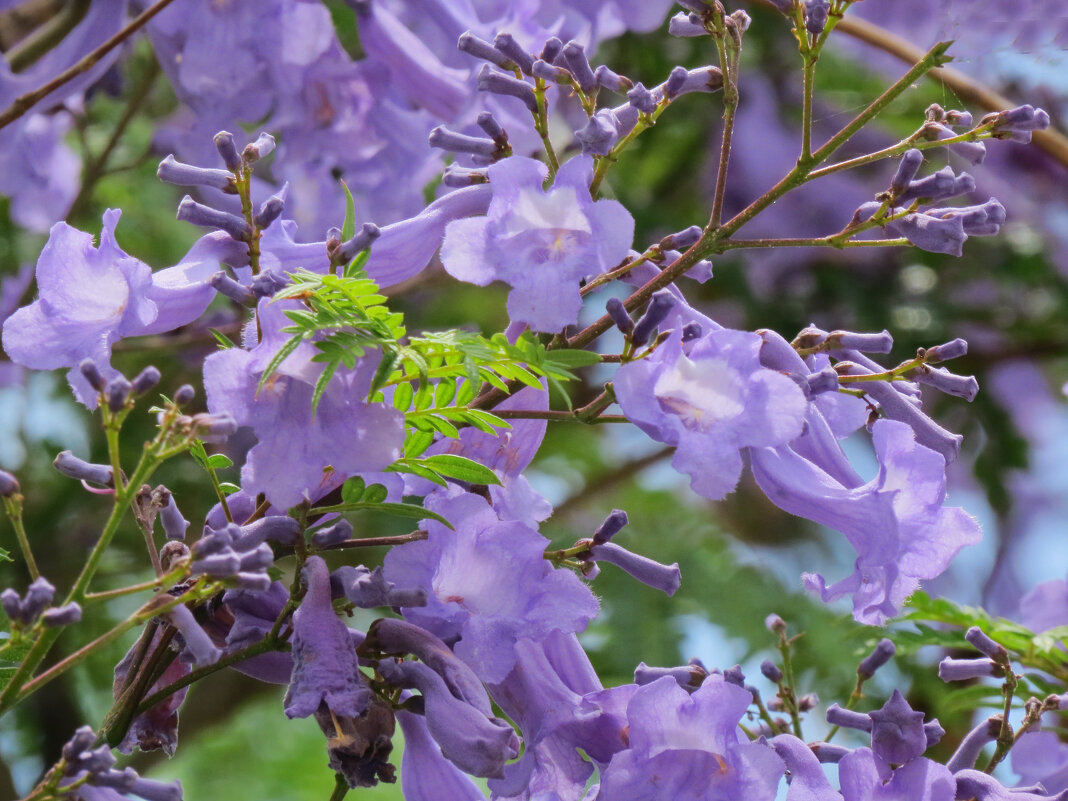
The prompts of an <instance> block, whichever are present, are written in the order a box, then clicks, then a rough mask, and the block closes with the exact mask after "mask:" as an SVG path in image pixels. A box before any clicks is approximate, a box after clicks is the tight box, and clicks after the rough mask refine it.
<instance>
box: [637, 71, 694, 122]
mask: <svg viewBox="0 0 1068 801" xmlns="http://www.w3.org/2000/svg"><path fill="white" fill-rule="evenodd" d="M680 69H681V68H680ZM627 102H629V103H630V105H632V106H634V108H636V109H638V111H640V112H641V113H642V114H652V113H653V112H654V111H656V96H655V95H654V94H653V93H652V92H651V91H650V90H648V89H646V88H645V85H644V84H642V83H641V82H639V83H636V84H634V87H633V88H632V89H631V90H630V91H628V92H627Z"/></svg>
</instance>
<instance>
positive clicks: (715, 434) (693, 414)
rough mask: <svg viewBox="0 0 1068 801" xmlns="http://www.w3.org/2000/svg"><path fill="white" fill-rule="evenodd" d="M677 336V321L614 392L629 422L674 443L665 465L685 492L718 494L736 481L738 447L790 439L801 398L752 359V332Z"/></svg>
mask: <svg viewBox="0 0 1068 801" xmlns="http://www.w3.org/2000/svg"><path fill="white" fill-rule="evenodd" d="M680 320H681V318H680ZM709 322H710V321H709ZM682 338H683V332H682V325H681V324H680V325H677V327H676V328H675V330H674V333H672V335H671V336H670V337H669V338H668V339H667V340H666V341H665V342H664V343H663V344H661V345H660V347H659V348H658V349H657V350H656V352H655V353H654V354H653V355H652V356H650V357H649V358H646V359H641V360H638V361H634V362H631V363H629V364H625V365H623V366H622V367H621V368H620V369H619V371H618V373H617V374H616V379H615V381H614V385H615V390H616V397H617V398H618V399H619V404H620V406H621V407H622V409H623V413H624V414H625V415H627V417H628V418H629V419H630V420H631V422H633V423H635V424H636V425H637V426H639V427H640V428H641V429H642V430H643V431H645V432H646V433H647V434H649V436H651V437H652V438H653V439H655V440H657V441H658V442H664V443H667V444H668V445H674V446H676V451H675V456H674V458H673V459H672V466H673V467H675V469H676V470H679V471H680V472H683V473H686V474H687V475H689V476H690V479H691V481H690V486H691V487H692V488H693V490H694V491H695V492H697V493H698V494H699V495H702V496H704V497H706V498H711V499H713V500H718V499H720V498H723V497H724V496H725V495H727V494H728V493H729V492H731V491H732V490H733V489H734V487H735V486H736V485H737V483H738V479H739V477H740V476H741V471H742V456H741V451H742V449H744V448H747V447H773V446H776V445H781V444H784V443H786V442H788V441H789V440H791V439H793V438H795V437H797V436H798V435H799V434H800V433H801V430H802V425H803V420H804V416H805V413H806V410H807V407H808V402H807V401H806V399H805V396H804V394H803V393H802V391H801V390H800V389H799V388H798V386H797V384H795V383H794V382H793V381H792V380H790V379H789V378H788V377H787V376H785V375H782V374H780V373H779V372H776V371H773V370H769V369H766V368H765V367H763V366H762V365H761V364H760V355H759V354H760V348H761V338H760V337H759V336H758V335H757V334H753V333H749V332H745V331H733V330H729V329H718V330H708V331H707V332H706V333H704V335H703V336H702V337H700V338H698V339H693V340H691V341H689V342H687V343H683V342H682Z"/></svg>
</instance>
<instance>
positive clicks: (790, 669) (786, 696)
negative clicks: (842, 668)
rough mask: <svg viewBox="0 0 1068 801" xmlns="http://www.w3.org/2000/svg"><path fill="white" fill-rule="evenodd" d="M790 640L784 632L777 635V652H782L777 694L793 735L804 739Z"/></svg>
mask: <svg viewBox="0 0 1068 801" xmlns="http://www.w3.org/2000/svg"><path fill="white" fill-rule="evenodd" d="M790 642H791V641H790V640H788V639H787V638H786V635H785V634H781V635H779V646H778V648H779V653H780V654H782V682H780V684H779V687H780V691H779V695H780V697H781V698H782V700H783V706H785V707H786V710H787V711H788V712H789V713H790V721H791V722H792V724H793V729H794V736H796V737H797V738H798V739H801V740H803V739H805V737H804V734H802V732H801V716H800V715H799V714H798V711H797V685H796V683H795V681H794V666H793V661H792V660H791V659H790Z"/></svg>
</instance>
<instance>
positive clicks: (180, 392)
mask: <svg viewBox="0 0 1068 801" xmlns="http://www.w3.org/2000/svg"><path fill="white" fill-rule="evenodd" d="M196 395H197V391H196V390H195V389H194V388H193V385H192V384H182V385H181V386H180V387H178V389H176V390H175V391H174V402H175V403H176V404H177V405H178V406H185V405H186V404H187V403H192V402H193V398H195V397H196Z"/></svg>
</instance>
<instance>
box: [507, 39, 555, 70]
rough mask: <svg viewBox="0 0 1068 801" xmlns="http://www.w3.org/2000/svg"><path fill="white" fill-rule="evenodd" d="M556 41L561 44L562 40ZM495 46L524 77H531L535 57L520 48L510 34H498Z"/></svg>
mask: <svg viewBox="0 0 1068 801" xmlns="http://www.w3.org/2000/svg"><path fill="white" fill-rule="evenodd" d="M556 41H557V42H559V41H560V40H559V39H557V40H556ZM493 46H494V47H495V48H496V49H497V50H498V51H500V52H501V53H502V54H503V55H504V56H505V57H506V58H507V59H508V60H509V61H511V62H513V63H514V64H515V65H516V66H517V67H519V69H520V71H522V72H523V74H524V75H530V70H531V69H532V68H533V66H534V56H532V55H531V54H530V53H528V52H527V51H526V50H524V49H523V48H522V47H520V46H519V43H518V42H516V40H515V39H514V38H513V37H512V35H511V34H510V33H498V34H497V35H496V36H495V37H494V39H493ZM543 58H544V56H543ZM547 60H551V59H547Z"/></svg>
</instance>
